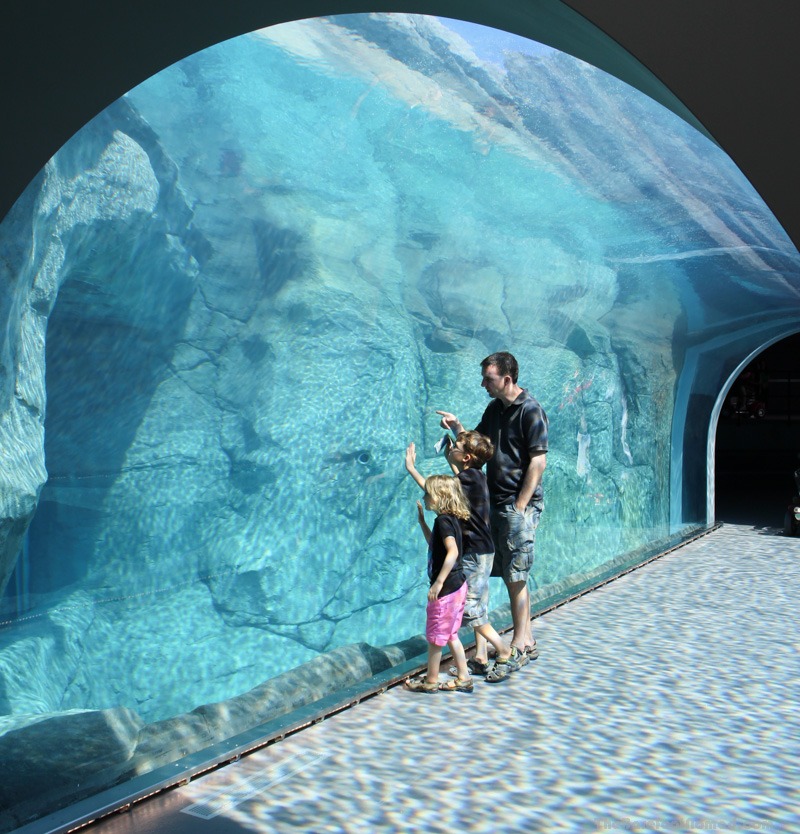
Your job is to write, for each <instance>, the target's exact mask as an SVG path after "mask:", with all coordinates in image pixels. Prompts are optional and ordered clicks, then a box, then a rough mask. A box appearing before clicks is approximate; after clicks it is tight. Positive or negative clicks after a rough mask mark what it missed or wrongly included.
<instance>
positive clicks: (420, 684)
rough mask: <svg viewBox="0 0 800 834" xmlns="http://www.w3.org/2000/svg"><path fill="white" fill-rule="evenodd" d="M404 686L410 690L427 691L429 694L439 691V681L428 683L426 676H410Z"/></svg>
mask: <svg viewBox="0 0 800 834" xmlns="http://www.w3.org/2000/svg"><path fill="white" fill-rule="evenodd" d="M403 686H404V687H405V688H406V689H407V690H408V691H409V692H427V693H428V694H429V695H430V694H432V693H434V692H438V691H439V681H434V682H433V683H428V681H426V680H425V678H409V679H408V680H407V681H406V682H405V683H404V684H403Z"/></svg>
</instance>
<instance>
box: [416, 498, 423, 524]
mask: <svg viewBox="0 0 800 834" xmlns="http://www.w3.org/2000/svg"><path fill="white" fill-rule="evenodd" d="M417 518H418V519H419V523H420V524H424V523H425V510H424V508H423V506H422V501H417Z"/></svg>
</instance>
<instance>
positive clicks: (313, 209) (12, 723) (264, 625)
mask: <svg viewBox="0 0 800 834" xmlns="http://www.w3.org/2000/svg"><path fill="white" fill-rule="evenodd" d="M0 253H2V259H1V261H0V276H1V277H2V303H1V304H0V314H2V320H3V324H4V330H3V334H4V335H3V341H2V355H0V360H1V361H2V372H1V373H0V397H2V399H0V414H1V415H2V420H1V421H0V447H2V450H3V456H4V458H3V459H4V466H3V471H2V473H1V474H0V479H2V480H0V484H1V485H2V491H0V497H1V498H2V501H3V518H4V521H3V527H2V538H1V539H0V579H1V580H2V581H3V590H4V595H3V599H2V609H1V610H0V761H2V762H3V764H2V767H3V768H7V767H8V765H7V763H8V762H11V761H16V760H17V758H18V757H24V756H28V758H29V759H31V762H29V767H30V768H32V770H29V771H27V772H28V773H31V772H33V773H34V774H40V776H41V780H40V782H39V783H35V782H30V780H29V782H30V784H32V785H34V786H35V789H34V788H31V789H29V790H27V792H26V789H25V788H24V786H23V785H20V786H17V785H16V783H15V782H14V780H13V779H12V780H11V781H8V780H4V786H3V787H0V791H5V793H6V797H5V805H4V801H0V809H2V810H0V831H5V830H9V829H10V828H13V827H15V826H16V825H19V824H21V822H23V821H24V820H26V819H29V818H31V817H32V816H36V815H37V814H41V813H46V812H48V811H50V810H52V809H53V808H55V807H58V806H59V805H63V804H66V803H68V802H72V801H75V799H77V798H80V797H81V796H82V795H86V794H91V793H92V792H93V791H94V792H96V791H97V790H100V789H101V788H103V787H105V786H107V785H109V784H112V783H114V782H123V781H125V780H127V779H130V778H132V777H133V776H136V775H139V774H142V773H147V772H149V771H152V770H153V769H154V768H157V767H160V766H163V765H165V764H167V763H169V762H171V761H174V760H176V759H179V758H180V757H181V756H183V755H185V754H186V753H187V752H192V751H194V750H196V749H200V748H202V747H204V746H208V745H209V744H211V743H214V742H215V741H218V740H219V738H220V737H221V736H224V735H225V734H226V733H227V734H228V735H231V734H233V733H234V732H237V731H241V729H242V728H243V727H245V726H247V725H248V724H249V725H253V724H258V723H259V722H260V721H263V720H265V717H269V716H270V715H274V714H279V713H280V710H281V709H284V710H286V709H288V708H289V706H288V705H290V702H291V697H290V696H287V698H286V700H285V701H284V702H280V703H277V702H276V704H275V705H274V706H271V707H270V710H271V711H268V712H267V713H265V712H264V711H263V710H262V711H261V712H259V711H252V712H249V711H248V710H249V709H250V707H248V704H249V703H251V702H249V701H247V693H252V692H253V691H254V690H257V691H261V690H258V689H257V688H258V687H260V686H263V685H265V682H269V681H275V680H278V681H283V680H284V679H285V678H283V677H280V678H279V677H278V676H281V675H285V674H287V673H288V674H289V675H291V672H290V670H296V669H297V668H298V667H304V668H307V667H308V664H313V663H315V662H322V661H321V660H320V659H321V658H323V657H329V656H331V653H334V654H333V656H334V657H336V658H340V659H341V658H344V660H341V662H339V661H337V663H334V664H332V667H333V668H336V669H338V670H340V671H341V670H342V669H344V670H345V671H347V672H348V674H349V673H350V672H351V671H352V676H355V677H356V678H357V677H358V676H359V675H361V676H362V677H363V676H364V675H365V674H368V673H369V671H370V669H373V668H374V665H373V666H369V664H368V668H367V669H366V672H365V671H364V670H363V669H362V668H361V667H359V669H361V671H360V672H359V671H358V669H355V667H353V669H351V668H350V667H349V666H348V665H347V664H348V663H350V660H348V658H350V659H352V657H354V656H356V654H357V655H358V656H359V657H366V656H372V655H369V652H371V651H373V649H374V650H376V651H378V653H379V654H381V656H382V657H386V658H388V662H395V661H396V659H397V658H398V657H400V656H401V653H398V652H399V650H397V649H396V648H394V649H393V648H392V647H396V646H397V645H398V644H402V643H403V641H406V640H408V639H409V638H411V637H414V636H415V635H419V634H420V633H421V632H422V630H423V627H424V617H425V610H424V609H425V600H426V584H427V583H426V575H425V567H426V562H425V544H424V541H423V539H422V536H421V535H420V533H419V530H418V526H417V518H416V515H417V510H416V503H415V502H416V500H418V499H419V498H420V497H421V493H420V491H419V489H418V487H417V486H416V484H415V483H414V482H413V481H412V480H411V479H410V478H409V477H408V476H407V474H406V472H405V469H404V454H405V449H406V446H407V445H408V443H410V442H412V441H413V442H414V443H415V444H416V445H417V450H418V465H419V468H420V469H421V471H422V472H423V474H426V475H427V474H432V473H438V472H446V471H447V465H446V462H445V461H444V459H443V458H442V457H441V456H437V455H436V454H435V452H434V444H435V443H436V441H437V440H439V438H440V437H441V434H442V430H441V428H440V427H439V417H438V415H437V414H436V411H437V410H442V409H444V410H447V411H451V412H454V413H456V414H457V415H458V416H459V417H460V419H461V421H462V422H463V423H464V424H465V425H467V426H469V427H471V426H474V425H475V424H476V423H477V422H478V421H479V419H480V417H481V414H482V413H483V410H484V408H485V407H486V406H487V404H488V402H489V400H488V397H487V395H486V393H485V391H484V390H483V389H482V388H481V386H480V362H481V360H482V359H483V358H484V357H485V356H486V355H487V354H489V353H491V352H493V351H497V350H509V351H511V352H512V353H514V354H515V355H516V357H517V359H518V360H519V364H520V367H521V373H520V380H519V381H520V384H521V385H523V386H524V387H525V388H527V389H528V390H530V392H531V393H532V394H533V395H534V396H535V397H536V398H537V399H538V400H539V401H540V402H541V404H542V406H543V407H544V409H545V411H546V412H547V415H548V417H549V421H550V449H549V453H548V456H547V470H546V472H545V476H544V489H545V511H544V514H543V516H542V521H541V525H540V527H539V531H538V537H537V543H536V561H535V566H534V570H533V576H532V579H531V588H532V591H533V594H534V599H535V600H536V599H544V598H548V599H549V598H551V597H552V596H553V594H554V593H555V594H556V595H558V594H560V595H562V596H563V595H566V594H567V593H568V592H569V589H570V588H571V587H574V588H577V587H582V584H585V581H586V577H587V576H590V575H599V573H603V571H604V570H606V568H605V567H604V566H608V565H609V564H612V565H613V564H615V563H619V564H623V563H624V564H626V565H627V564H628V562H629V560H628V561H626V559H627V556H626V554H631V553H637V552H643V551H644V550H647V549H648V548H651V549H652V546H653V545H654V543H658V542H660V541H662V540H663V541H666V540H669V539H670V537H672V536H674V535H676V534H682V533H684V532H686V531H687V530H691V529H694V528H697V527H702V526H704V525H705V524H707V522H708V521H710V520H711V519H710V518H709V514H708V510H707V494H706V482H707V473H706V459H707V449H708V441H709V427H710V425H711V421H712V412H713V408H714V405H715V402H716V399H717V397H718V394H719V392H720V390H721V389H722V387H723V386H724V385H725V384H726V381H727V379H728V377H729V376H730V374H731V373H733V372H734V371H735V369H736V367H737V366H738V365H739V363H740V362H742V361H743V360H744V358H745V357H746V356H748V355H749V354H750V353H751V352H752V351H753V350H755V349H757V348H758V346H759V345H761V344H763V343H766V342H767V341H769V340H770V339H774V338H777V337H778V336H779V335H781V333H783V332H789V331H790V330H796V329H797V326H796V321H797V317H798V312H800V303H799V302H798V283H799V282H798V255H797V252H796V250H795V249H794V247H793V246H792V244H791V243H790V242H789V240H788V238H787V236H786V235H785V233H784V232H783V230H782V229H781V227H780V226H779V225H778V224H777V222H776V221H775V219H774V218H773V216H772V215H771V213H770V212H769V211H768V210H767V208H766V207H765V206H764V204H763V202H762V201H761V199H760V198H759V197H758V195H757V194H756V193H755V192H754V190H753V189H752V187H751V186H750V185H749V183H748V182H747V180H746V179H745V178H744V177H743V176H742V174H741V173H740V172H739V171H738V169H737V168H736V166H735V165H734V164H733V162H732V161H731V160H730V159H729V158H728V157H727V156H726V154H725V153H724V152H723V151H722V150H721V149H720V148H719V147H717V146H716V145H715V144H714V143H713V142H712V141H710V140H709V139H708V138H706V137H705V136H703V135H701V134H700V133H698V132H697V131H695V130H694V129H693V128H692V127H690V126H689V125H687V124H686V123H685V122H683V121H682V120H681V119H680V118H678V117H677V116H676V115H674V114H673V113H671V112H670V111H668V110H666V109H664V108H663V107H661V106H660V105H658V104H656V103H654V102H653V101H652V100H651V99H649V98H647V97H646V96H644V95H643V94H641V93H639V92H637V91H636V90H634V89H632V88H631V87H629V86H627V85H625V84H624V83H622V82H621V81H619V80H617V79H615V78H613V77H612V76H609V75H607V74H605V73H603V72H602V71H600V70H598V69H596V68H594V67H592V66H590V65H588V64H586V63H583V62H581V61H580V60H578V59H576V58H573V57H571V56H569V55H566V54H563V53H561V52H557V51H555V50H553V49H550V48H548V47H546V46H542V45H540V44H535V43H532V42H529V41H525V40H523V39H520V38H514V37H512V36H509V35H507V34H506V33H499V32H494V31H492V30H489V29H484V28H481V27H477V26H472V25H469V24H463V23H456V22H452V21H448V20H441V19H437V18H432V17H421V16H411V15H400V14H396V15H354V16H345V17H332V18H327V19H316V20H306V21H302V22H296V23H287V24H285V25H281V26H276V27H273V28H270V29H267V30H263V31H258V32H254V33H252V34H249V35H246V36H242V37H239V38H236V39H233V40H230V41H227V42H225V43H222V44H220V45H218V46H215V47H213V48H210V49H207V50H205V51H203V52H201V53H198V54H196V55H193V56H191V57H188V58H186V59H185V60H182V61H180V62H179V63H177V64H175V65H174V66H172V67H170V68H168V69H166V70H164V71H163V72H161V73H159V74H158V75H156V76H154V77H153V78H151V79H149V80H148V81H146V82H145V83H143V84H141V85H140V86H139V87H137V88H136V89H134V90H132V91H131V92H130V93H129V94H127V95H126V96H124V97H123V98H122V99H121V100H119V101H117V102H116V103H114V104H113V105H112V106H111V107H109V108H108V109H107V110H106V111H104V112H103V113H101V114H100V115H98V116H97V117H96V118H95V119H94V120H93V121H92V122H91V123H89V124H88V125H86V127H84V128H83V129H82V130H81V131H80V132H79V133H78V134H77V135H76V136H75V137H73V139H72V140H71V141H70V142H69V143H68V144H67V145H65V146H64V147H63V148H62V149H61V150H60V151H59V152H58V153H57V154H56V155H55V156H54V157H53V159H52V160H51V161H50V162H49V163H48V165H47V167H46V168H45V169H44V170H43V171H42V172H41V174H40V175H39V176H38V177H37V179H36V180H35V181H34V182H33V183H31V185H30V187H29V189H28V190H27V191H26V193H25V194H24V195H23V196H22V197H21V198H20V200H19V201H18V203H17V204H16V206H15V208H14V209H13V211H12V212H11V214H10V215H9V217H8V218H7V219H6V220H5V222H4V223H3V225H2V226H1V227H0ZM429 520H431V521H432V517H430V516H429ZM615 560H617V561H616V562H615ZM598 572H599V573H598ZM606 572H607V571H606ZM495 582H496V583H497V584H496V587H495V586H494V583H495ZM554 589H556V590H555V591H554ZM506 602H507V596H506V593H505V589H504V587H503V586H502V583H501V581H500V580H494V581H493V589H492V607H493V608H498V607H501V606H503V605H504V604H505V603H506ZM365 646H366V648H365ZM353 647H356V648H353ZM337 652H338V654H336V653H337ZM354 652H355V653H356V654H353V653H354ZM359 653H360V654H359ZM304 665H305V666H304ZM326 668H327V667H326ZM353 670H354V671H353ZM343 674H344V673H343ZM286 680H289V678H286ZM332 680H333V682H334V684H335V683H336V680H337V678H335V677H334V678H332ZM348 680H350V679H349V678H346V676H345V677H343V678H342V681H343V682H345V681H348ZM286 686H287V687H288V688H289V689H291V685H290V683H287V684H286ZM270 691H271V690H270ZM242 698H244V700H241V699H242ZM236 699H239V700H236ZM252 700H253V701H255V700H257V699H255V697H253V699H252ZM259 703H262V704H263V698H262V699H261V701H259ZM226 704H228V705H229V706H228V707H226V706H225V705H226ZM231 704H234V705H235V706H230V705H231ZM287 704H288V705H287ZM223 715H225V716H228V717H227V718H222V717H221V716H223ZM209 716H213V720H212V717H209ZM231 716H235V718H234V717H231ZM226 721H228V723H227V724H226ZM214 722H216V723H214ZM212 725H213V727H212ZM4 744H5V746H3V745H4ZM37 745H38V747H37ZM37 750H38V751H47V752H46V753H45V752H41V755H39V756H38V758H37V753H36V751H37ZM25 751H27V752H25ZM31 751H33V752H31ZM54 751H57V752H54ZM26 761H28V759H26ZM54 762H55V764H54ZM37 768H38V770H37ZM59 780H61V781H59ZM43 782H44V783H46V784H47V785H48V788H47V790H43V789H42V788H41V784H42V783H43ZM0 799H1V798H0Z"/></svg>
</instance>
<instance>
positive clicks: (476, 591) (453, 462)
mask: <svg viewBox="0 0 800 834" xmlns="http://www.w3.org/2000/svg"><path fill="white" fill-rule="evenodd" d="M493 454H494V446H493V445H492V442H491V441H490V440H489V438H488V437H484V435H482V434H478V432H476V431H467V432H462V433H461V434H459V435H458V437H457V438H456V441H455V443H451V444H450V446H449V447H448V448H447V452H446V455H447V461H448V463H449V464H450V467H451V468H452V470H453V472H454V473H455V476H456V478H457V479H458V481H459V483H460V484H461V488H462V489H463V490H464V494H465V495H466V497H467V501H468V502H469V509H470V515H469V518H468V519H467V520H466V521H464V522H462V525H461V532H462V536H463V545H464V546H463V557H462V562H463V565H464V574H465V576H466V578H467V599H466V604H465V607H464V619H463V622H462V625H464V626H467V627H468V628H472V629H473V630H474V631H475V639H476V640H478V638H479V636H480V637H482V638H483V639H482V640H481V641H480V649H481V651H478V652H476V654H475V657H472V658H470V659H469V661H468V662H467V667H468V668H469V671H470V672H471V673H472V674H473V675H485V676H486V680H487V681H488V682H489V683H496V682H497V681H500V680H502V679H503V678H506V677H508V675H509V674H510V673H511V672H516V670H517V669H519V667H520V663H519V657H520V654H519V652H518V651H517V650H516V649H511V648H510V647H509V645H508V644H507V643H506V642H505V641H504V640H503V638H502V637H501V636H500V635H499V634H498V633H497V631H496V630H495V627H494V626H493V625H492V624H491V623H490V622H489V577H490V576H491V573H492V564H493V562H494V542H493V541H492V531H491V521H490V518H489V487H488V485H487V483H486V475H484V474H483V472H482V471H481V470H482V467H483V465H484V464H485V463H486V461H488V460H490V459H491V457H492V455H493ZM416 458H417V455H416V450H415V448H414V444H413V443H411V444H410V445H409V447H408V449H407V450H406V469H407V470H408V472H409V474H410V475H411V477H412V478H413V479H414V480H415V481H416V482H417V484H419V486H420V487H422V489H425V479H424V478H423V477H422V475H420V473H419V472H418V471H417V467H416ZM487 641H488V642H489V643H491V644H492V646H493V647H494V649H495V652H496V656H497V661H496V662H495V663H494V664H493V665H491V664H490V663H489V658H488V656H487V645H486V644H487ZM450 671H451V672H452V671H454V669H453V668H451V670H450Z"/></svg>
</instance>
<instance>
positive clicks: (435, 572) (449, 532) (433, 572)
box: [428, 515, 467, 599]
mask: <svg viewBox="0 0 800 834" xmlns="http://www.w3.org/2000/svg"><path fill="white" fill-rule="evenodd" d="M448 536H452V537H453V538H454V539H455V540H456V546H457V547H458V559H457V560H456V563H455V565H453V568H452V570H451V571H450V573H449V574H447V578H446V579H445V580H444V585H443V586H442V590H441V591H440V592H439V598H440V599H441V598H442V597H446V596H447V595H448V594H452V593H454V592H455V591H457V590H458V589H459V588H460V587H461V586H462V585H463V584H464V583H465V582H466V581H467V578H466V576H464V568H463V566H462V564H461V554H462V553H463V550H462V543H461V522H460V521H459V520H458V519H457V518H456V517H455V516H454V515H437V516H436V521H434V522H433V529H432V530H431V542H430V545H429V546H428V579H429V580H430V583H431V585H433V583H434V582H435V581H436V577H437V576H439V571H440V570H441V569H442V565H443V564H444V560H445V558H446V557H447V548H446V547H445V544H444V540H445V539H446V538H447V537H448Z"/></svg>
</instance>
